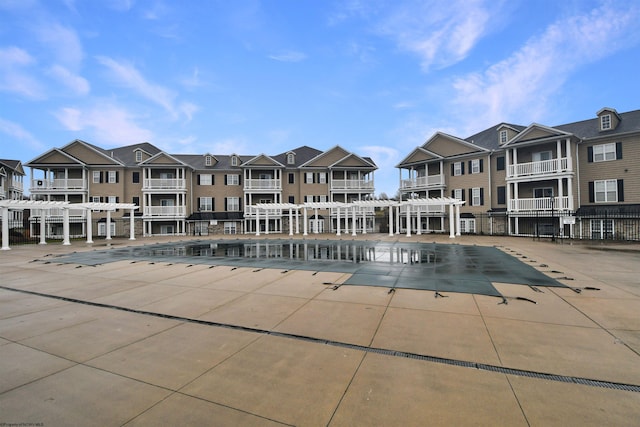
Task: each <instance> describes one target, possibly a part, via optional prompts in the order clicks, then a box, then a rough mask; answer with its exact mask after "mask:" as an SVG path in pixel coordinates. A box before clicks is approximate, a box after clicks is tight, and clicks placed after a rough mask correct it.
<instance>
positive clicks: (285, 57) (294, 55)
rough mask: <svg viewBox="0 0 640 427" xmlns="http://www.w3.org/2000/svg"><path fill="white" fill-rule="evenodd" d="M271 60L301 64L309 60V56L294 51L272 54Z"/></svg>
mask: <svg viewBox="0 0 640 427" xmlns="http://www.w3.org/2000/svg"><path fill="white" fill-rule="evenodd" d="M269 58H270V59H273V60H275V61H280V62H300V61H304V60H305V59H307V55H306V54H304V53H302V52H296V51H292V50H288V51H284V52H280V53H276V54H271V55H269Z"/></svg>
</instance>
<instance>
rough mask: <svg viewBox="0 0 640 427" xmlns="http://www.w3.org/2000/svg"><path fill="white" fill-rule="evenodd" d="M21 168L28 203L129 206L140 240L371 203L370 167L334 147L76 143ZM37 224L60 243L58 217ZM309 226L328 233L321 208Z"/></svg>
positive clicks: (244, 229)
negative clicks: (176, 148)
mask: <svg viewBox="0 0 640 427" xmlns="http://www.w3.org/2000/svg"><path fill="white" fill-rule="evenodd" d="M26 165H27V166H29V167H30V168H31V179H30V183H31V186H30V192H31V197H32V199H34V200H47V201H66V202H70V203H81V202H108V203H134V204H135V205H137V206H140V209H139V211H138V212H137V213H136V214H135V217H136V218H137V217H139V221H136V227H137V230H138V231H137V234H143V235H145V236H153V235H185V234H197V235H207V234H210V233H224V234H236V233H253V232H256V227H257V226H259V227H260V228H261V231H264V232H269V231H272V232H281V231H282V230H283V229H285V227H287V226H288V217H289V212H288V211H285V210H283V209H273V210H271V209H270V210H268V211H267V212H266V214H265V213H264V212H263V213H262V214H263V215H265V219H264V220H262V221H256V214H257V211H256V209H255V204H257V203H274V204H282V203H292V204H300V203H304V202H305V201H318V202H322V201H344V200H346V201H352V200H363V199H366V198H369V197H372V196H373V194H374V186H373V173H374V171H375V169H376V166H375V164H374V162H373V161H372V160H371V159H370V158H366V157H360V156H358V155H356V154H354V153H351V152H348V151H347V150H345V149H343V148H341V147H339V146H336V147H334V148H332V149H330V150H327V151H324V152H323V151H321V150H317V149H314V148H311V147H306V146H303V147H299V148H296V149H294V150H289V151H287V152H285V153H281V154H277V155H273V156H269V155H266V154H260V155H238V154H235V153H234V154H230V155H214V154H211V153H204V154H195V155H184V154H169V153H166V152H164V151H162V150H160V149H159V148H157V147H155V146H154V145H152V144H149V143H141V144H135V145H129V146H124V147H118V148H114V149H110V150H106V149H103V148H100V147H97V146H95V145H92V144H89V143H87V142H85V141H81V140H75V141H72V142H71V143H69V144H67V145H66V146H64V147H62V148H54V149H51V150H49V151H47V152H46V153H44V154H43V155H41V156H39V157H37V158H35V159H33V160H31V161H30V162H28V163H26ZM263 211H264V210H263ZM129 215H130V213H129V211H123V212H118V211H116V212H115V213H114V214H112V215H111V218H112V219H113V220H114V221H113V222H111V221H110V224H111V227H112V228H111V229H110V235H113V236H116V235H119V234H124V233H125V230H118V229H117V224H118V219H121V218H125V217H128V216H129ZM367 218H368V217H367V216H366V215H363V216H362V217H361V218H360V220H359V221H360V222H361V223H362V224H361V226H362V227H367V226H370V227H371V226H372V221H367ZM371 218H373V211H371ZM86 219H87V216H86V210H84V209H77V210H75V209H70V212H69V223H70V234H71V236H74V237H81V236H85V235H86V232H87V226H86ZM92 219H93V220H94V221H95V222H96V223H97V227H92V230H97V233H98V235H106V229H105V227H106V224H107V221H106V215H105V213H100V212H97V213H94V214H92ZM35 221H37V218H36V217H34V218H33V219H32V222H35ZM46 221H47V231H46V232H47V234H48V235H50V236H60V235H61V232H62V214H61V212H58V211H57V210H56V209H52V210H51V211H49V212H48V214H47V218H46ZM309 221H310V227H312V229H314V230H316V231H317V230H320V231H324V230H330V229H333V228H334V227H335V226H337V224H336V223H335V221H336V219H335V216H334V214H333V212H331V210H330V209H322V210H320V211H319V212H318V214H317V215H314V216H313V217H312V218H310V219H309ZM332 221H333V223H332ZM258 224H259V225H258ZM34 231H35V232H36V233H37V230H34Z"/></svg>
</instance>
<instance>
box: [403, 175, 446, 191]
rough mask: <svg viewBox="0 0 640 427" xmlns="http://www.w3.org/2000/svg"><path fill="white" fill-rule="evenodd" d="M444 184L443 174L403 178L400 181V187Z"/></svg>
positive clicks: (423, 186)
mask: <svg viewBox="0 0 640 427" xmlns="http://www.w3.org/2000/svg"><path fill="white" fill-rule="evenodd" d="M442 185H444V175H427V176H420V177H418V178H414V179H403V180H401V181H400V187H401V188H402V189H406V190H408V189H415V190H418V189H425V188H431V187H438V186H442Z"/></svg>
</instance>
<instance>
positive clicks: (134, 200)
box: [131, 196, 140, 206]
mask: <svg viewBox="0 0 640 427" xmlns="http://www.w3.org/2000/svg"><path fill="white" fill-rule="evenodd" d="M131 203H133V204H134V205H136V206H140V197H138V196H133V199H132V201H131Z"/></svg>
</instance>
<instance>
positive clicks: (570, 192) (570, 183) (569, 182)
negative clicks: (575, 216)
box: [567, 177, 573, 211]
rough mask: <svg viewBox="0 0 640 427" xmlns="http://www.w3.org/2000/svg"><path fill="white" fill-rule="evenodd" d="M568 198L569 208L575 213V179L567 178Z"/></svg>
mask: <svg viewBox="0 0 640 427" xmlns="http://www.w3.org/2000/svg"><path fill="white" fill-rule="evenodd" d="M567 197H568V198H569V204H568V208H569V210H570V211H573V178H571V177H568V178H567Z"/></svg>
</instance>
